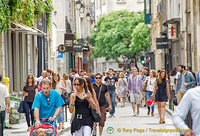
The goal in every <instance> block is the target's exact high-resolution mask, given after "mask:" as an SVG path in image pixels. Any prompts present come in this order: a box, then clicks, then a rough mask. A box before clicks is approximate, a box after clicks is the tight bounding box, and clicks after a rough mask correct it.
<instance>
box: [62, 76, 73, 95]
mask: <svg viewBox="0 0 200 136" xmlns="http://www.w3.org/2000/svg"><path fill="white" fill-rule="evenodd" d="M63 81H64V84H65V88H66V92H67V93H68V94H71V93H72V83H71V81H70V80H69V76H68V75H67V74H63Z"/></svg>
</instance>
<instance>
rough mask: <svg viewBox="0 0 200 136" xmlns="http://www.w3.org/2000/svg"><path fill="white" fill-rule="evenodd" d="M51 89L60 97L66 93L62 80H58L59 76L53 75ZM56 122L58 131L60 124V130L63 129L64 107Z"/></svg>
mask: <svg viewBox="0 0 200 136" xmlns="http://www.w3.org/2000/svg"><path fill="white" fill-rule="evenodd" d="M52 88H53V89H55V90H56V91H57V92H58V93H59V94H60V95H61V94H62V93H63V92H64V91H66V88H65V84H64V82H63V80H60V76H59V74H54V75H53V82H52ZM57 121H58V124H59V126H58V130H60V129H61V124H62V129H64V107H62V110H61V112H60V114H59V115H58V117H57Z"/></svg>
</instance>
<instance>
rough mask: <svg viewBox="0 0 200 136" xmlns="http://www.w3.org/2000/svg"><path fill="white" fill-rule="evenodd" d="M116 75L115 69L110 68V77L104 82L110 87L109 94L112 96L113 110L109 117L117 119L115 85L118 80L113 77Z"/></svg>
mask: <svg viewBox="0 0 200 136" xmlns="http://www.w3.org/2000/svg"><path fill="white" fill-rule="evenodd" d="M113 74H114V69H112V68H109V76H107V77H106V78H105V79H104V81H105V82H106V84H107V87H108V92H109V94H110V98H111V103H112V110H111V111H110V116H109V117H115V115H114V113H115V95H116V94H115V89H116V88H115V85H116V83H117V78H116V77H115V76H114V75H113Z"/></svg>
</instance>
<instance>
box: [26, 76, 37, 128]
mask: <svg viewBox="0 0 200 136" xmlns="http://www.w3.org/2000/svg"><path fill="white" fill-rule="evenodd" d="M37 93H38V88H37V85H35V80H34V77H33V75H28V77H27V80H26V85H25V86H24V89H23V95H24V96H25V97H24V101H25V103H24V107H25V115H26V122H27V125H28V129H27V131H30V130H31V128H32V127H33V123H34V115H33V110H32V109H31V108H32V104H33V101H34V99H35V95H36V94H37ZM29 114H31V125H30V116H29Z"/></svg>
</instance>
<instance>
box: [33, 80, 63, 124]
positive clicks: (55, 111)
mask: <svg viewBox="0 0 200 136" xmlns="http://www.w3.org/2000/svg"><path fill="white" fill-rule="evenodd" d="M41 87H42V91H41V92H39V93H37V95H36V96H35V100H34V102H33V106H32V110H34V117H35V119H36V122H35V127H36V128H39V126H40V124H41V123H40V122H42V123H50V124H52V125H53V122H55V119H56V117H57V116H58V115H59V114H60V112H61V109H62V105H64V101H63V99H62V97H61V96H60V94H59V93H58V92H57V91H55V90H50V88H51V81H50V80H49V79H47V78H45V79H43V80H42V81H41ZM41 119H42V120H41ZM43 119H47V120H43ZM55 123H56V122H55Z"/></svg>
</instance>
